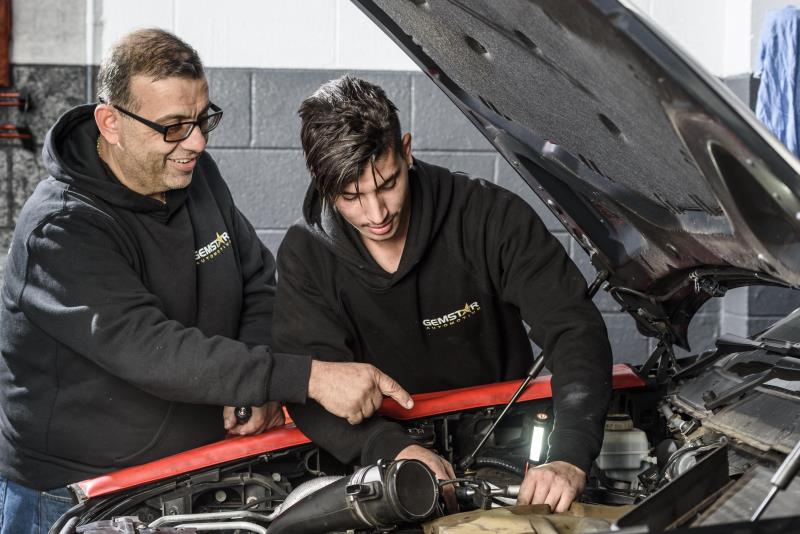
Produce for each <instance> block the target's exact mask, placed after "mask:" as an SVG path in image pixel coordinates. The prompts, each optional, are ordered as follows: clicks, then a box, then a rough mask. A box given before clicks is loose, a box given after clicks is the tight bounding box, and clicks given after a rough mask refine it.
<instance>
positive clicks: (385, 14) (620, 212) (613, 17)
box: [353, 0, 800, 348]
mask: <svg viewBox="0 0 800 534" xmlns="http://www.w3.org/2000/svg"><path fill="white" fill-rule="evenodd" d="M353 2H354V3H355V4H357V5H358V6H359V7H360V8H361V9H362V10H363V11H364V12H365V13H366V14H367V15H368V16H369V17H370V18H372V19H373V21H374V22H375V23H376V24H378V26H380V27H381V28H382V29H383V30H385V31H386V33H388V34H389V35H390V36H391V37H392V38H393V39H394V40H395V42H397V43H398V44H399V45H400V46H401V47H402V48H403V49H404V50H405V51H406V53H408V55H409V56H410V57H412V58H413V59H414V60H415V61H416V62H417V64H418V65H419V66H420V67H421V68H422V70H423V71H424V72H426V73H427V74H428V75H429V76H430V78H431V79H432V80H433V81H434V82H435V83H436V84H437V85H438V86H439V87H440V88H441V89H442V90H443V91H444V93H445V94H446V95H447V96H448V97H449V98H450V99H451V100H452V101H453V102H454V103H455V104H456V105H457V106H458V107H459V108H460V109H461V111H462V112H464V113H465V115H466V116H467V117H468V118H469V119H470V120H471V121H472V123H473V124H474V125H475V126H476V127H477V128H478V129H479V130H480V131H481V132H482V133H483V134H484V135H485V136H486V137H487V139H488V140H489V141H490V142H491V143H492V144H493V145H494V146H495V147H496V148H497V150H498V151H499V152H500V153H501V154H502V155H503V156H504V157H505V158H506V160H508V162H509V163H510V164H511V165H512V167H513V168H514V169H515V170H516V171H517V172H518V173H519V174H520V176H521V177H522V178H523V179H524V180H525V181H526V182H527V183H528V184H529V185H530V186H531V187H532V188H533V190H534V191H535V192H536V193H537V194H538V195H539V197H540V198H542V200H543V201H544V202H545V204H546V205H547V206H548V207H549V208H550V209H551V210H552V211H553V213H554V214H555V215H556V216H557V217H558V218H559V219H560V221H561V222H562V223H563V224H564V226H565V228H566V229H567V230H568V231H569V232H570V233H571V234H572V236H573V237H574V238H575V239H576V240H577V241H578V242H579V243H580V244H581V246H582V247H583V248H584V249H585V250H586V251H587V252H588V254H589V255H590V257H591V260H592V263H593V264H594V266H595V268H596V269H597V270H598V273H599V274H598V279H597V281H596V282H597V284H598V285H600V284H601V283H604V284H605V288H606V289H607V290H609V291H610V292H611V294H612V295H613V296H614V297H615V298H616V300H617V301H619V302H620V304H621V305H622V306H623V308H624V309H626V310H627V311H629V312H630V313H631V314H632V315H633V316H634V317H635V318H636V319H637V322H638V325H639V329H640V330H641V331H642V332H643V333H645V334H647V335H652V336H656V337H660V338H661V339H665V340H667V341H670V342H672V343H676V344H678V345H680V346H683V347H687V348H688V342H687V339H686V335H687V329H688V323H689V320H690V319H691V317H692V315H693V314H694V312H695V311H696V310H697V309H698V308H699V307H700V306H701V305H702V304H703V303H704V302H705V301H706V300H708V299H709V298H711V297H712V296H721V295H722V294H724V292H725V290H727V289H730V288H732V287H737V286H741V285H748V284H775V285H786V286H798V285H800V241H798V236H799V235H800V163H799V162H798V161H797V160H796V159H795V158H794V156H793V155H792V154H791V153H790V152H789V151H788V150H787V149H786V148H785V147H784V146H783V145H781V144H780V143H779V142H778V141H777V140H776V139H775V138H774V137H773V136H772V135H771V134H769V133H768V132H767V130H766V129H765V128H764V127H763V126H762V125H761V124H760V123H759V122H758V121H757V119H756V118H755V116H754V115H753V114H752V113H751V112H750V111H749V110H748V109H747V108H746V107H745V106H744V104H743V103H742V102H740V101H739V100H738V99H737V98H736V97H735V96H734V95H733V94H732V93H731V92H730V91H729V90H728V89H727V88H726V87H725V86H724V85H723V84H722V83H721V82H720V81H719V80H717V79H716V78H714V77H713V76H711V75H710V74H708V73H707V72H705V71H704V70H703V69H702V68H701V67H700V66H698V65H697V64H696V63H695V62H694V61H693V60H692V59H691V58H689V57H688V56H687V55H686V54H685V53H683V52H682V51H681V50H680V49H678V48H677V47H676V46H675V45H674V44H673V43H671V42H669V40H668V39H667V38H666V37H665V36H664V35H662V34H661V33H659V31H658V30H657V29H656V28H655V27H654V26H653V25H652V24H650V23H648V21H647V20H645V19H644V18H643V17H642V16H641V15H640V14H638V13H636V12H634V11H632V10H631V9H629V8H627V7H625V6H624V5H623V4H621V3H619V2H617V1H613V0H594V1H588V0H587V1H566V0H469V1H466V0H438V1H435V0H428V1H426V0H405V1H397V0H353Z"/></svg>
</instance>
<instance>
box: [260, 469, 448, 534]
mask: <svg viewBox="0 0 800 534" xmlns="http://www.w3.org/2000/svg"><path fill="white" fill-rule="evenodd" d="M438 500H439V485H438V483H437V481H436V477H435V476H434V474H433V472H432V471H431V470H430V469H428V468H427V467H426V466H425V465H424V464H423V463H422V462H420V461H418V460H399V461H397V462H393V463H391V464H386V463H379V464H378V465H370V466H367V467H362V468H361V469H359V470H358V471H356V472H355V473H354V474H353V475H352V476H350V477H343V478H341V479H339V480H337V481H335V482H333V483H332V484H329V485H327V486H325V487H324V488H322V489H320V490H319V491H316V492H314V493H312V494H310V495H308V496H306V497H305V498H303V499H302V500H300V501H299V502H297V503H296V504H294V505H292V506H291V507H290V508H288V509H287V510H286V511H285V512H283V513H281V514H280V515H279V516H278V517H277V518H275V519H274V520H273V522H272V524H271V525H270V526H269V529H268V530H267V533H268V534H285V533H291V534H312V533H318V532H330V531H343V530H356V529H364V528H374V529H379V530H389V529H391V528H393V527H394V526H396V525H398V524H402V523H412V522H419V521H422V520H424V519H427V518H428V517H430V516H431V515H432V514H433V513H434V511H435V510H436V504H437V502H438Z"/></svg>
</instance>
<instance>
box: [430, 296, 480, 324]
mask: <svg viewBox="0 0 800 534" xmlns="http://www.w3.org/2000/svg"><path fill="white" fill-rule="evenodd" d="M479 311H481V305H480V304H478V303H477V302H473V303H472V304H464V307H463V308H459V309H457V310H456V311H453V312H450V313H447V314H445V315H442V316H441V317H435V318H433V319H423V320H422V325H423V326H424V327H425V330H438V329H439V328H447V327H448V326H453V325H454V324H458V323H460V322H461V321H466V320H467V319H468V318H470V317H472V316H473V315H475V314H476V313H478V312H479Z"/></svg>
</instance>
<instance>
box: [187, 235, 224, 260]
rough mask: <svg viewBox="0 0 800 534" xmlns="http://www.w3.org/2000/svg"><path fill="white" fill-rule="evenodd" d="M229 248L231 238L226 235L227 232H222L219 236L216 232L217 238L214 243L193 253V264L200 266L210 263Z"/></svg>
mask: <svg viewBox="0 0 800 534" xmlns="http://www.w3.org/2000/svg"><path fill="white" fill-rule="evenodd" d="M230 246H231V238H230V236H229V235H228V232H222V233H221V234H220V233H219V232H217V238H216V239H215V240H214V241H212V242H211V243H209V244H208V245H206V246H204V247H200V248H198V249H197V250H195V251H194V262H195V263H196V264H197V265H200V264H201V263H205V262H207V261H211V260H212V259H214V258H216V257H217V256H219V255H220V254H222V253H223V252H224V251H225V249H226V248H229V247H230Z"/></svg>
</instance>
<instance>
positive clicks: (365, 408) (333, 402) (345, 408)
mask: <svg viewBox="0 0 800 534" xmlns="http://www.w3.org/2000/svg"><path fill="white" fill-rule="evenodd" d="M384 395H387V396H389V397H392V398H393V399H394V400H396V401H397V402H398V403H399V404H400V406H403V407H405V408H412V407H413V406H414V401H413V400H411V396H410V395H409V394H408V392H407V391H406V390H404V389H403V388H401V387H400V384H398V383H397V382H395V381H394V380H393V379H392V378H390V377H389V376H388V375H386V374H384V373H382V372H381V371H379V370H378V369H377V368H376V367H375V366H373V365H370V364H368V363H335V362H323V361H319V360H313V361H312V362H311V376H310V377H309V379H308V396H309V397H311V398H312V399H314V400H315V401H317V402H318V403H320V404H321V405H322V407H323V408H325V409H326V410H328V411H329V412H331V413H332V414H333V415H338V416H339V417H342V418H344V419H347V422H348V423H350V424H351V425H357V424H358V423H360V422H361V421H363V420H364V419H366V418H367V417H369V416H370V415H372V414H373V413H375V410H377V409H378V408H380V406H381V403H382V402H383V396H384Z"/></svg>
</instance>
